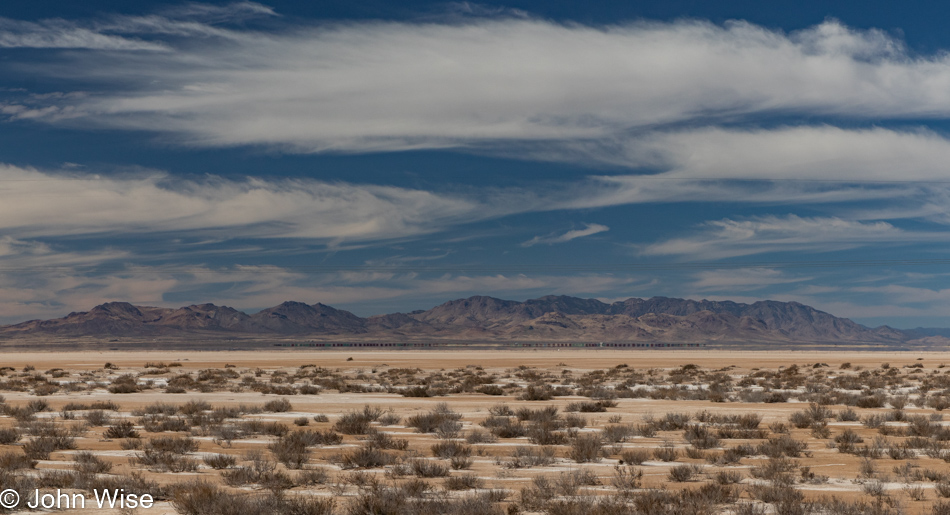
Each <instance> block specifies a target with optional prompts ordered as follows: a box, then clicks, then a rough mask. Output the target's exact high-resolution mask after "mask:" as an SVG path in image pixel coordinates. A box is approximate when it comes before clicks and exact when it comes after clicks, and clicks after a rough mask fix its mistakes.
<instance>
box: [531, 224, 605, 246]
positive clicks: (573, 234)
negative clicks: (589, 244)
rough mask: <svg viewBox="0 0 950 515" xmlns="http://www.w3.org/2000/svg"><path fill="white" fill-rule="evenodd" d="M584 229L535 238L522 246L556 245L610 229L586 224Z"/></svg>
mask: <svg viewBox="0 0 950 515" xmlns="http://www.w3.org/2000/svg"><path fill="white" fill-rule="evenodd" d="M584 226H585V227H584V228H583V229H573V230H570V231H567V232H566V233H564V234H561V235H557V236H555V235H549V236H535V237H534V238H531V239H530V240H528V241H526V242H524V243H522V244H521V246H522V247H531V246H534V245H538V244H548V245H551V244H554V243H566V242H569V241H571V240H575V239H577V238H583V237H584V236H590V235H592V234H597V233H602V232H605V231H609V230H610V227H607V226H606V225H600V224H584Z"/></svg>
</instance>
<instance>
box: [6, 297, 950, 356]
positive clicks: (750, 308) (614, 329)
mask: <svg viewBox="0 0 950 515" xmlns="http://www.w3.org/2000/svg"><path fill="white" fill-rule="evenodd" d="M937 332H938V331H937V330H930V331H926V332H925V331H920V330H917V331H915V330H909V331H902V330H898V329H893V328H890V327H888V326H880V327H877V328H869V327H865V326H863V325H861V324H858V323H856V322H854V321H852V320H850V319H847V318H841V317H836V316H834V315H831V314H829V313H826V312H824V311H820V310H818V309H815V308H813V307H811V306H807V305H805V304H800V303H797V302H780V301H773V300H763V301H758V302H754V303H751V304H745V303H739V302H733V301H710V300H706V299H703V300H692V299H678V298H671V297H651V298H648V299H642V298H637V297H631V298H628V299H626V300H622V301H616V302H612V303H605V302H602V301H600V300H597V299H584V298H579V297H571V296H566V295H547V296H544V297H539V298H536V299H528V300H526V301H523V302H522V301H513V300H505V299H500V298H496V297H490V296H479V295H476V296H472V297H468V298H463V299H454V300H449V301H447V302H444V303H442V304H439V305H437V306H434V307H432V308H430V309H428V310H417V311H413V312H411V313H389V314H383V315H373V316H369V317H360V316H357V315H355V314H353V313H351V312H349V311H345V310H341V309H337V308H334V307H332V306H328V305H325V304H322V303H319V302H318V303H315V304H306V303H303V302H296V301H286V302H283V303H281V304H279V305H277V306H273V307H270V308H266V309H262V310H260V311H258V312H257V313H253V314H247V313H244V312H242V311H239V310H236V309H234V308H231V307H228V306H217V305H215V304H210V303H205V304H192V305H189V306H182V307H179V308H160V307H153V306H136V305H133V304H131V303H128V302H107V303H104V304H100V305H98V306H95V307H93V308H92V309H90V310H89V311H83V312H73V313H70V314H68V315H66V316H64V317H61V318H56V319H50V320H29V321H25V322H21V323H18V324H12V325H6V326H0V338H2V337H15V336H29V335H48V336H63V337H67V336H68V337H74V336H111V337H114V336H127V337H132V336H163V335H175V336H182V335H189V334H192V335H196V336H198V335H200V336H204V337H215V336H219V337H220V336H227V335H239V334H247V335H285V336H310V337H315V338H321V337H342V338H356V337H373V338H396V339H399V338H449V339H466V338H481V339H497V340H577V339H582V340H603V341H684V342H711V341H720V340H721V341H756V342H792V343H797V342H801V343H806V342H871V343H885V344H887V343H893V344H898V343H905V342H908V341H913V340H917V339H923V338H933V337H935V336H942V334H940V335H938V334H934V333H937ZM947 334H950V332H948V333H947Z"/></svg>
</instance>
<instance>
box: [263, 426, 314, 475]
mask: <svg viewBox="0 0 950 515" xmlns="http://www.w3.org/2000/svg"><path fill="white" fill-rule="evenodd" d="M293 434H295V433H290V435H287V436H285V437H282V438H280V439H278V440H277V441H276V442H274V443H272V444H270V445H268V446H267V448H268V449H269V450H270V452H271V453H273V454H274V458H276V459H277V461H279V462H281V463H283V464H284V465H285V466H287V468H292V469H299V468H302V467H303V465H304V464H305V463H307V460H308V459H310V450H309V449H307V444H306V443H305V442H304V441H303V440H302V439H301V438H294V437H293V436H291V435H293Z"/></svg>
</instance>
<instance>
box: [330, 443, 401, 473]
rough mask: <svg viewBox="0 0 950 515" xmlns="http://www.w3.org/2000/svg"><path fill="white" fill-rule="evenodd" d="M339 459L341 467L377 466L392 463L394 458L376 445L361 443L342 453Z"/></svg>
mask: <svg viewBox="0 0 950 515" xmlns="http://www.w3.org/2000/svg"><path fill="white" fill-rule="evenodd" d="M339 461H340V465H341V466H342V467H343V468H377V467H385V466H386V465H391V464H393V463H394V462H395V461H396V458H395V456H393V455H392V454H389V453H387V452H384V451H382V450H381V449H379V448H377V447H372V446H367V445H363V446H361V447H359V448H358V449H356V450H354V451H351V452H348V453H346V454H343V455H342V456H340V458H339Z"/></svg>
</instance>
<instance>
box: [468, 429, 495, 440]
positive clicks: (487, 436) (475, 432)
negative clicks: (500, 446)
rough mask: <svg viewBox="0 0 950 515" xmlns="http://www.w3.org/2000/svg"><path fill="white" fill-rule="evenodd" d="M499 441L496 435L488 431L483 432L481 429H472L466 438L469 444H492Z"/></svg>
mask: <svg viewBox="0 0 950 515" xmlns="http://www.w3.org/2000/svg"><path fill="white" fill-rule="evenodd" d="M497 440H498V439H497V438H496V437H495V435H493V434H492V433H489V432H487V431H482V430H481V429H472V431H471V432H470V433H469V434H468V435H467V436H466V437H465V441H466V442H468V443H492V442H495V441H497Z"/></svg>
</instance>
